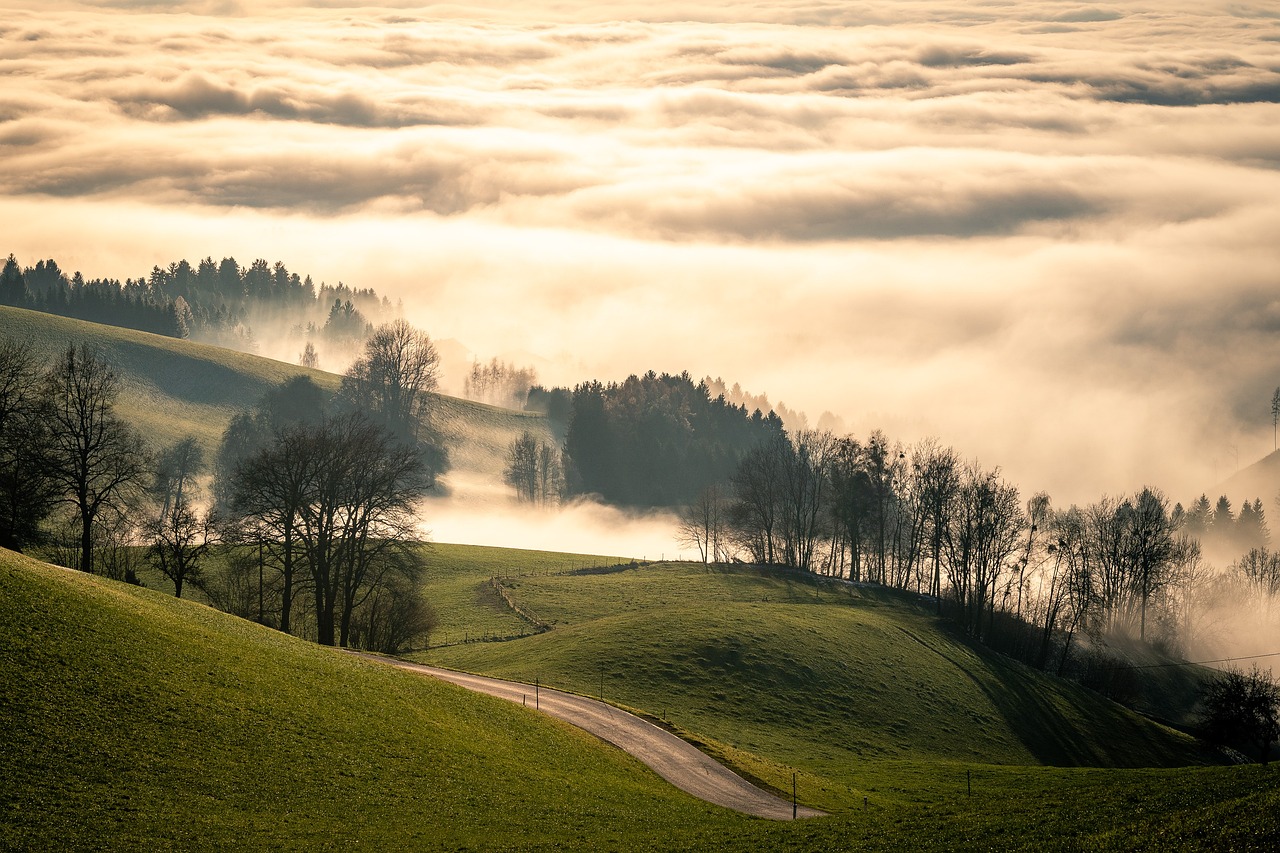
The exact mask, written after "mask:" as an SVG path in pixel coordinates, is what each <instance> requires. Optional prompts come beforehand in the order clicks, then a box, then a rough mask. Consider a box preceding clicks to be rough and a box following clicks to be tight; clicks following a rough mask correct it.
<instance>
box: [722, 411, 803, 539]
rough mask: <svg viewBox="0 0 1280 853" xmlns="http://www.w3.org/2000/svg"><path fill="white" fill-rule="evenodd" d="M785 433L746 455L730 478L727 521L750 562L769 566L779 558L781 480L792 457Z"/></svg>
mask: <svg viewBox="0 0 1280 853" xmlns="http://www.w3.org/2000/svg"><path fill="white" fill-rule="evenodd" d="M792 452H793V451H792V447H791V442H790V441H788V439H787V436H786V433H782V432H779V433H777V434H775V435H774V437H773V438H772V439H770V440H769V441H767V442H765V443H763V444H760V445H758V446H756V447H754V448H752V449H751V450H749V451H747V453H746V455H744V456H743V457H742V461H741V462H740V463H739V465H738V470H737V472H736V473H735V474H734V475H733V493H734V502H733V505H732V506H731V508H730V518H731V519H732V521H733V526H734V528H735V529H736V531H737V533H738V535H739V536H740V537H741V538H742V540H743V544H744V545H745V546H746V549H747V550H748V551H749V552H750V553H751V556H752V559H753V560H754V561H755V562H757V563H763V564H765V565H773V564H775V563H777V562H778V560H779V559H780V558H781V556H782V554H781V551H782V548H781V546H780V542H779V538H780V536H779V534H780V532H781V531H780V528H781V526H782V524H783V519H782V512H783V507H782V502H783V491H782V490H783V477H784V476H785V473H784V470H785V467H786V465H787V464H788V457H789V456H790V455H791V454H792Z"/></svg>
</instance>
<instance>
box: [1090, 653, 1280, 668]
mask: <svg viewBox="0 0 1280 853" xmlns="http://www.w3.org/2000/svg"><path fill="white" fill-rule="evenodd" d="M1274 657H1280V652H1267V653H1266V654H1263V655H1236V656H1235V657H1229V658H1217V659H1216V660H1184V661H1178V662H1176V663H1148V664H1142V665H1140V666H1138V665H1131V664H1121V665H1120V666H1110V667H1106V669H1125V668H1128V669H1164V668H1166V667H1171V666H1203V665H1205V664H1210V663H1231V662H1232V661H1237V660H1256V659H1257V658H1274Z"/></svg>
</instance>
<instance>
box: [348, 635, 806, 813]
mask: <svg viewBox="0 0 1280 853" xmlns="http://www.w3.org/2000/svg"><path fill="white" fill-rule="evenodd" d="M353 654H358V655H359V656H360V657H363V658H367V659H369V660H374V661H378V662H381V663H386V664H390V665H391V666H396V667H400V668H401V669H407V670H409V671H411V672H417V673H420V674H422V675H429V676H432V677H433V678H439V679H441V680H443V681H449V682H452V683H453V684H457V685H459V686H461V687H465V688H467V689H468V690H474V691H476V692H477V693H487V694H489V695H490V696H497V697H498V698H500V699H506V700H508V701H511V702H521V703H523V704H525V705H527V706H528V707H530V708H532V707H535V705H536V706H537V708H538V710H540V711H542V712H544V713H547V714H550V715H551V716H553V717H558V718H559V719H561V720H564V721H565V722H567V723H571V724H573V725H575V726H577V727H578V728H581V729H585V730H586V731H588V732H591V734H593V735H595V736H596V737H598V738H600V739H602V740H607V741H608V742H609V743H611V744H613V745H615V746H617V747H619V748H621V749H623V750H625V751H626V752H628V753H630V754H631V755H634V756H635V757H636V758H638V759H640V760H641V761H643V762H644V763H645V764H647V765H649V767H651V768H652V769H653V771H654V772H655V773H657V774H658V775H659V776H661V777H662V778H663V779H666V780H667V781H668V782H670V783H671V784H672V785H675V786H676V787H677V788H680V789H681V790H683V791H687V792H688V793H690V794H693V795H694V796H695V797H698V798H700V799H703V800H706V801H707V802H709V803H715V804H716V805H720V806H725V807H726V808H730V809H734V810H735V811H739V812H743V813H744V814H749V815H755V816H757V817H764V818H769V819H771V820H791V816H792V814H791V803H790V802H788V801H786V800H783V799H780V798H779V797H775V796H774V795H773V794H770V793H769V792H767V791H763V790H761V789H760V788H757V787H756V786H755V785H752V784H751V783H750V782H748V781H747V780H746V779H743V778H742V777H741V776H739V775H737V774H736V773H734V772H733V771H732V770H730V769H729V768H727V767H725V766H724V765H723V764H720V763H719V762H717V761H715V760H714V759H712V758H711V757H710V756H708V755H706V754H705V753H703V752H701V751H699V750H698V749H696V748H695V747H694V746H692V745H691V744H689V743H687V742H685V741H683V740H681V739H680V738H678V737H676V736H675V735H673V734H671V733H670V732H668V731H665V730H664V729H660V728H658V727H657V726H655V725H653V724H652V723H649V722H646V721H645V720H642V719H640V718H639V717H637V716H636V715H635V714H630V713H628V712H626V711H623V710H621V709H618V708H615V707H613V706H612V705H606V704H605V703H603V702H597V701H596V700H595V699H588V698H586V697H584V696H575V695H573V694H572V693H563V692H561V691H559V690H552V689H550V688H547V687H541V688H537V689H536V696H535V688H534V687H533V686H531V685H528V684H520V683H518V682H514V681H502V680H500V679H497V678H486V677H485V676H482V675H470V674H468V673H465V672H455V671H453V670H449V669H440V668H438V667H434V666H424V665H422V664H416V663H409V662H407V661H402V660H396V659H394V658H387V657H382V656H380V655H371V654H365V653H362V652H353ZM796 814H797V816H799V817H821V816H823V815H825V814H826V812H821V811H818V810H817V809H810V808H805V807H804V806H801V807H800V808H799V809H798V810H797V812H796Z"/></svg>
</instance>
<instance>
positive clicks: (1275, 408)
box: [1271, 387, 1280, 450]
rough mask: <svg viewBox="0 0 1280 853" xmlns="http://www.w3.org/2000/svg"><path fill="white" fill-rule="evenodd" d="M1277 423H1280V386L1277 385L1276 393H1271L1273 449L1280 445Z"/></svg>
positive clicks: (1279, 432)
mask: <svg viewBox="0 0 1280 853" xmlns="http://www.w3.org/2000/svg"><path fill="white" fill-rule="evenodd" d="M1277 425H1280V387H1277V388H1276V390H1275V393H1274V394H1272V395H1271V449H1272V450H1275V449H1276V448H1277V446H1280V439H1278V438H1277V436H1280V431H1278V427H1277Z"/></svg>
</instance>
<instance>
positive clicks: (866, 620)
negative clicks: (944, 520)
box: [414, 563, 1206, 809]
mask: <svg viewBox="0 0 1280 853" xmlns="http://www.w3.org/2000/svg"><path fill="white" fill-rule="evenodd" d="M505 587H506V589H507V590H508V591H509V594H510V595H511V596H513V598H515V599H516V600H517V601H518V602H519V603H521V604H523V605H525V606H527V607H529V608H530V609H531V610H532V611H533V612H535V613H537V614H538V616H539V618H541V619H542V620H545V621H547V622H549V623H550V624H551V625H552V626H553V630H551V631H550V632H547V633H543V634H540V635H538V636H531V637H528V638H525V639H521V640H519V641H515V642H510V643H499V644H472V645H466V646H460V647H451V648H443V649H431V650H429V651H427V652H424V653H420V654H417V655H414V657H415V658H417V659H421V660H425V661H430V662H433V663H438V664H443V665H446V666H453V667H456V668H459V669H465V670H468V671H473V672H485V673H489V674H494V675H499V676H503V677H508V678H515V679H517V680H522V681H533V680H534V679H535V678H538V679H540V680H541V681H542V683H544V684H551V685H556V686H562V687H565V688H567V689H570V690H573V691H576V692H580V693H586V694H589V695H597V694H603V695H604V697H605V698H606V699H609V700H611V701H614V702H617V703H619V704H622V705H625V706H628V707H633V708H640V709H644V710H646V711H648V712H650V713H652V714H654V715H656V716H658V717H660V718H662V719H664V720H667V721H669V722H670V723H671V724H672V725H674V726H676V727H678V728H679V729H681V730H683V731H686V732H690V733H693V734H694V735H696V736H697V737H699V738H700V739H703V740H705V741H707V742H708V743H709V744H710V745H711V747H712V749H713V750H715V751H719V753H720V754H721V756H722V757H723V758H725V759H726V760H728V761H729V762H730V763H732V764H735V765H737V766H740V767H742V768H743V769H744V770H746V771H747V772H749V773H751V774H752V775H754V776H756V777H758V778H761V779H763V780H765V781H766V782H768V783H769V784H771V785H773V786H775V787H777V788H787V787H789V782H790V773H791V772H792V769H794V768H799V769H800V770H801V771H803V772H804V773H807V774H809V775H810V776H811V782H810V784H811V785H813V786H815V792H816V791H821V794H816V795H817V796H818V797H819V798H818V799H816V800H815V801H814V803H815V804H816V805H818V806H820V807H822V808H830V809H840V808H845V807H848V806H849V805H850V804H851V803H853V804H860V803H861V798H862V797H863V796H864V795H865V796H872V795H871V792H872V791H874V792H875V796H872V799H876V800H883V799H884V798H885V796H891V795H889V794H887V793H886V791H885V790H884V784H885V780H889V784H890V787H891V788H898V789H902V790H916V789H917V788H918V786H917V785H916V783H914V782H910V781H907V782H902V781H900V777H901V776H902V774H903V773H907V774H908V775H909V776H913V775H919V776H920V777H922V778H923V777H927V776H929V775H931V774H934V773H937V772H939V771H940V770H941V769H943V768H951V769H949V770H945V771H944V775H946V774H949V775H950V776H951V777H952V778H955V776H956V774H957V773H959V772H960V770H959V768H961V767H963V766H965V765H970V764H978V765H1006V766H1027V765H1031V766H1034V765H1059V766H1095V767H1134V766H1143V765H1156V766H1176V765H1186V764H1197V763H1201V762H1203V761H1205V760H1206V757H1205V756H1204V755H1202V754H1201V751H1200V748H1199V747H1198V746H1197V745H1196V743H1195V742H1194V741H1193V740H1191V739H1190V738H1188V737H1186V736H1184V735H1181V734H1179V733H1177V732H1173V731H1171V730H1169V729H1165V728H1163V727H1160V726H1157V725H1154V724H1152V723H1150V722H1149V721H1147V720H1145V719H1143V718H1141V717H1139V716H1137V715H1135V714H1133V713H1131V712H1129V711H1127V710H1125V709H1123V708H1121V707H1120V706H1118V705H1116V704H1114V703H1111V702H1108V701H1106V700H1103V699H1102V698H1101V697H1098V696H1097V695H1095V694H1093V693H1090V692H1089V691H1086V690H1083V689H1081V688H1079V687H1077V686H1075V685H1073V684H1070V683H1067V682H1063V681H1059V680H1056V679H1052V678H1048V677H1046V676H1044V675H1042V674H1040V673H1038V672H1035V671H1033V670H1030V669H1028V668H1026V667H1023V666H1021V665H1019V664H1016V663H1014V662H1012V661H1009V660H1008V659H1005V658H1003V657H1001V656H998V655H995V654H993V653H991V652H989V651H987V650H985V649H983V648H982V647H980V646H975V645H972V644H969V643H966V642H964V641H963V640H962V638H960V637H959V636H957V635H956V634H954V633H953V631H952V629H951V628H950V626H949V625H948V624H947V623H945V622H942V621H940V620H938V619H936V618H935V617H933V616H932V615H930V614H929V613H927V612H925V611H924V610H922V609H921V608H920V607H919V606H918V605H917V604H916V603H914V602H913V600H912V599H910V598H909V597H906V596H898V595H895V594H892V593H889V592H887V591H884V590H877V589H871V588H857V587H851V586H848V585H843V584H833V583H823V582H821V581H820V580H819V579H816V578H813V577H812V576H806V575H799V574H790V573H785V572H775V571H762V570H754V569H740V568H733V569H723V568H705V567H702V566H700V565H697V564H689V563H674V564H656V565H651V566H645V567H639V568H635V569H627V570H623V571H618V572H614V573H608V574H594V575H558V576H547V577H539V576H530V577H523V578H515V579H512V580H509V581H507V582H506V583H505ZM911 767H918V768H919V770H918V771H916V770H910V769H909V768H911ZM894 780H898V781H894Z"/></svg>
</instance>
